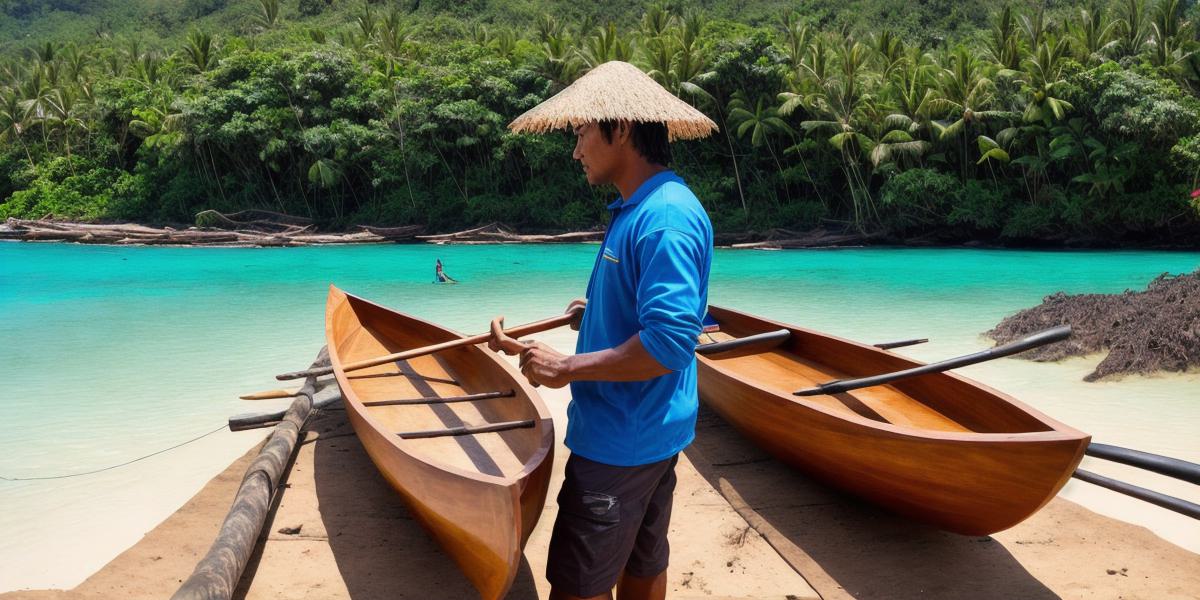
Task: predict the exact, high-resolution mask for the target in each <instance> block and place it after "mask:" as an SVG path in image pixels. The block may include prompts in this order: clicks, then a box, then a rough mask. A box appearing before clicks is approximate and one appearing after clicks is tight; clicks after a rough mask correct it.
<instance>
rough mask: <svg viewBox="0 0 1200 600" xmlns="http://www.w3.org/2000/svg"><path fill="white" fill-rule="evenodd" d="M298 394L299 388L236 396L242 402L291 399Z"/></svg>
mask: <svg viewBox="0 0 1200 600" xmlns="http://www.w3.org/2000/svg"><path fill="white" fill-rule="evenodd" d="M299 393H300V388H296V389H294V390H268V391H265V392H254V393H253V394H246V395H244V396H238V398H241V399H242V400H273V399H275V398H291V397H292V396H295V395H296V394H299Z"/></svg>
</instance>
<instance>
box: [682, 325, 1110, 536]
mask: <svg viewBox="0 0 1200 600" xmlns="http://www.w3.org/2000/svg"><path fill="white" fill-rule="evenodd" d="M711 312H712V313H713V316H714V317H715V318H716V319H717V320H718V321H719V322H721V323H722V326H723V327H724V326H725V324H726V323H727V322H728V323H731V324H733V325H734V326H735V327H740V328H742V331H743V333H744V332H746V331H754V330H762V331H768V330H774V329H778V328H781V327H787V328H788V329H790V330H792V333H793V335H792V340H791V342H790V349H791V350H792V351H796V352H812V353H815V354H818V355H822V356H823V358H827V357H829V356H834V357H836V356H839V355H845V356H847V357H851V358H854V359H855V363H854V366H853V367H851V368H852V369H857V370H860V371H862V374H864V375H865V374H868V373H872V372H874V373H878V372H884V371H886V370H895V369H897V368H907V367H908V366H914V365H915V364H917V363H915V362H913V361H909V360H908V359H904V358H902V357H899V356H897V355H894V354H891V353H889V352H885V351H881V350H878V349H875V348H871V347H869V346H863V345H861V344H854V343H853V342H848V341H846V340H839V339H837V338H832V337H829V336H822V335H821V334H817V333H816V332H812V331H808V330H802V329H800V328H795V327H790V326H786V325H783V324H779V323H774V322H770V321H766V320H761V319H757V318H756V317H752V316H750V315H744V314H742V313H737V312H735V311H728V310H723V309H719V308H717V307H712V309H711ZM846 345H851V346H853V347H845V346H846ZM822 350H824V352H822ZM872 356H874V360H871V359H872ZM745 375H746V374H744V373H737V372H733V371H731V370H729V369H727V368H724V367H723V366H722V365H721V363H720V361H719V360H711V359H708V358H705V357H700V359H699V378H700V385H699V388H700V396H701V399H702V400H703V401H704V402H705V403H706V404H707V405H708V406H710V407H711V408H712V409H713V410H714V411H715V412H717V413H718V414H720V415H721V416H722V417H723V418H724V419H725V420H726V421H728V422H729V423H731V424H732V425H733V426H734V427H735V428H737V429H738V430H739V431H740V432H741V433H742V434H743V435H745V436H746V437H747V438H749V439H751V440H752V441H753V442H754V443H756V444H757V445H759V446H760V447H762V448H763V449H764V450H766V451H767V452H769V453H771V454H772V455H774V456H775V457H777V458H779V459H780V460H782V461H783V462H785V463H787V464H789V465H792V466H794V467H796V468H798V469H800V470H802V471H804V472H805V473H808V474H810V475H813V476H814V477H816V478H818V479H820V480H822V481H824V482H826V483H828V484H830V485H832V486H834V487H837V488H840V489H843V490H846V491H848V492H851V493H853V494H856V495H858V496H861V497H863V498H864V499H866V500H868V501H871V502H873V503H875V504H878V505H880V506H882V507H884V508H886V509H888V510H891V511H893V512H896V513H898V514H901V515H904V516H907V517H910V518H913V519H916V520H920V521H923V522H926V523H929V524H931V525H934V526H936V527H938V528H941V529H945V530H947V531H952V532H956V533H961V534H967V535H985V534H989V533H994V532H996V531H1000V530H1003V529H1007V528H1009V527H1012V526H1013V525H1016V524H1017V523H1019V522H1021V521H1022V520H1024V519H1025V518H1027V517H1028V516H1030V515H1031V514H1033V513H1034V512H1036V511H1037V510H1038V509H1039V508H1041V507H1042V506H1043V505H1045V504H1046V503H1047V502H1049V501H1050V499H1051V498H1053V497H1054V495H1055V494H1057V493H1058V491H1059V489H1061V488H1062V486H1063V485H1064V484H1065V483H1066V482H1067V480H1068V479H1069V478H1070V476H1071V473H1072V472H1074V469H1075V467H1076V466H1077V465H1078V464H1079V461H1080V459H1081V458H1082V456H1083V451H1084V449H1085V448H1086V447H1087V444H1088V441H1089V440H1090V437H1089V436H1087V435H1086V434H1083V433H1081V432H1078V431H1075V430H1073V429H1070V428H1068V427H1065V426H1062V425H1061V424H1058V423H1056V422H1054V421H1052V420H1050V419H1049V418H1047V417H1045V416H1044V415H1041V414H1040V413H1036V411H1033V410H1032V409H1030V408H1028V407H1025V406H1024V405H1021V404H1020V403H1019V402H1017V401H1016V400H1013V399H1011V398H1008V397H1007V396H1004V395H1003V394H1001V393H1000V392H997V391H995V390H991V389H988V388H986V387H984V386H981V385H979V384H975V383H973V382H970V381H969V380H966V379H964V378H961V377H958V376H956V375H949V374H942V375H931V376H926V377H924V378H922V379H926V380H927V381H924V382H922V383H921V386H922V389H926V388H928V387H929V386H937V385H939V383H938V381H937V380H938V379H939V378H940V379H942V382H941V384H940V385H942V386H943V387H944V388H948V391H946V390H943V392H942V396H943V397H945V398H947V400H948V401H953V399H954V395H955V392H956V391H957V392H959V393H960V394H961V395H962V397H963V398H964V400H968V401H978V402H979V403H980V404H981V405H988V408H987V409H986V410H989V411H992V412H997V413H999V412H1000V411H1012V412H1014V413H1015V412H1020V413H1024V414H1022V415H1018V414H1004V415H1003V416H1004V417H1005V419H1006V420H1007V421H1022V420H1024V421H1027V422H1028V421H1034V422H1038V423H1041V424H1043V425H1044V426H1043V427H1039V428H1038V429H1040V430H1038V431H1001V432H997V433H976V432H970V431H966V432H942V431H936V432H935V431H926V430H922V429H919V428H913V427H899V426H894V425H891V424H886V423H880V422H876V421H872V420H869V419H865V418H860V417H857V416H847V415H844V414H838V413H834V412H831V411H828V410H823V409H821V408H820V407H819V406H816V405H813V404H811V403H808V402H805V401H804V400H802V399H800V398H796V397H794V396H791V395H790V394H784V393H780V392H779V391H778V390H772V389H765V388H764V387H763V386H761V385H757V384H756V382H755V381H754V380H753V378H751V377H747V376H745ZM964 384H965V386H966V388H964V387H963V386H964ZM967 388H970V389H969V390H968V389H967ZM908 391H910V392H912V391H913V390H911V389H910V390H908ZM963 392H969V393H963ZM967 396H971V397H970V398H968V397H967ZM985 397H988V398H987V400H982V399H980V398H985ZM1005 406H1006V408H1004V407H1005ZM985 412H986V411H985ZM964 414H968V413H966V412H964ZM976 418H977V419H979V420H983V419H985V418H986V416H984V415H983V414H978V415H976ZM964 420H966V419H965V418H964ZM974 424H975V425H976V426H977V427H978V426H979V423H978V422H977V423H974ZM1011 425H1012V423H1009V422H1005V423H1003V424H1002V426H1001V427H1000V429H1002V430H1004V429H1017V427H1012V426H1011Z"/></svg>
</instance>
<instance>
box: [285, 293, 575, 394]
mask: <svg viewBox="0 0 1200 600" xmlns="http://www.w3.org/2000/svg"><path fill="white" fill-rule="evenodd" d="M581 312H582V309H576V310H573V311H571V312H567V313H563V314H561V315H558V316H556V317H551V318H549V319H542V320H541V321H534V322H533V323H526V324H524V325H518V326H516V327H512V328H509V329H506V330H504V332H505V333H506V334H507V335H509V336H511V337H514V338H515V337H521V336H524V335H530V334H533V333H541V332H543V331H547V330H550V329H556V328H558V327H562V326H563V325H569V324H570V323H571V322H572V321H574V320H575V319H576V318H577V317H578V315H579V313H581ZM490 339H492V333H491V332H490V331H489V332H488V333H481V334H478V335H473V336H471V337H465V338H460V339H457V340H450V341H448V342H442V343H440V344H433V345H432V346H423V347H421V348H413V349H411V350H405V351H403V352H396V353H394V354H388V355H387V356H377V357H375V358H368V359H365V360H360V361H357V362H352V363H349V364H345V365H342V372H343V373H349V372H350V371H357V370H359V369H366V368H368V367H375V366H378V365H382V364H387V363H390V362H396V361H400V360H408V359H410V358H416V357H418V356H425V355H426V354H433V353H434V352H441V351H442V350H450V349H452V348H461V347H463V346H473V345H475V344H482V343H484V342H486V341H488V340H490ZM332 372H333V367H332V366H329V367H322V368H319V369H309V370H307V371H296V372H295V373H284V374H282V375H276V376H275V379H278V380H280V381H287V380H289V379H301V378H304V377H310V376H314V377H320V376H322V375H328V374H330V373H332Z"/></svg>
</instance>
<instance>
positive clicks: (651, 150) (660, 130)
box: [597, 121, 671, 167]
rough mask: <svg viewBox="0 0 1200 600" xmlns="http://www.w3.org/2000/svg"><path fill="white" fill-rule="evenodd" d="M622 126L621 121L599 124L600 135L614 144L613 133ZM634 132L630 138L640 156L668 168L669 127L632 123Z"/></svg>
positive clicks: (669, 148) (669, 158) (669, 149)
mask: <svg viewBox="0 0 1200 600" xmlns="http://www.w3.org/2000/svg"><path fill="white" fill-rule="evenodd" d="M620 124H621V121H600V122H599V123H597V125H599V127H600V133H601V134H602V135H604V141H606V142H608V143H610V144H611V143H612V136H613V131H615V130H616V129H617V127H618V126H619V125H620ZM630 125H631V126H632V127H633V130H632V131H631V132H630V134H629V138H630V139H631V140H633V148H634V150H637V152H638V154H641V155H642V158H645V159H646V160H647V161H648V162H650V163H652V164H656V165H660V166H664V167H665V166H667V165H669V164H670V163H671V143H670V138H668V137H667V126H666V124H664V123H639V122H636V121H634V122H631V123H630Z"/></svg>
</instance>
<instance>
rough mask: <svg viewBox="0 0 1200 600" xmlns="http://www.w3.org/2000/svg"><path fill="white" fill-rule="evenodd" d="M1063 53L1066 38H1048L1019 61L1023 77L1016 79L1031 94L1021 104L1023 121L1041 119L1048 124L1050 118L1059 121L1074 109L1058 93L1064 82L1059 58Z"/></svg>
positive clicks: (1064, 51)
mask: <svg viewBox="0 0 1200 600" xmlns="http://www.w3.org/2000/svg"><path fill="white" fill-rule="evenodd" d="M1066 54H1067V44H1066V40H1065V39H1054V38H1053V37H1050V38H1048V39H1046V40H1045V41H1043V42H1042V44H1041V45H1040V46H1038V47H1037V53H1036V54H1034V55H1033V56H1031V57H1029V58H1027V59H1026V60H1025V62H1024V63H1023V64H1024V66H1025V73H1026V75H1027V76H1026V77H1025V78H1024V79H1023V80H1020V81H1021V83H1023V84H1024V85H1025V87H1026V89H1027V91H1028V92H1029V93H1030V94H1031V96H1030V99H1029V103H1028V104H1027V105H1026V107H1025V115H1024V119H1025V121H1026V122H1027V123H1030V122H1035V121H1044V122H1046V123H1047V124H1048V123H1049V122H1050V120H1051V117H1053V119H1054V120H1056V121H1061V120H1062V118H1063V115H1064V114H1065V113H1066V112H1067V111H1069V110H1072V109H1073V108H1074V107H1073V106H1071V103H1070V102H1067V101H1066V100H1064V99H1062V98H1061V97H1060V94H1059V92H1058V90H1059V89H1061V87H1062V86H1063V85H1064V84H1065V82H1064V81H1063V77H1062V61H1063V59H1064V58H1066Z"/></svg>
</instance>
